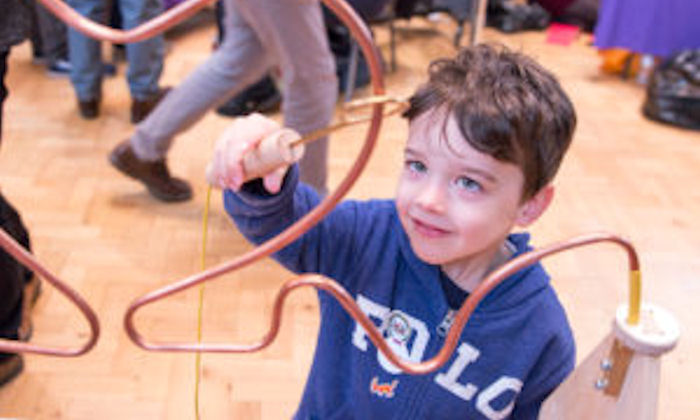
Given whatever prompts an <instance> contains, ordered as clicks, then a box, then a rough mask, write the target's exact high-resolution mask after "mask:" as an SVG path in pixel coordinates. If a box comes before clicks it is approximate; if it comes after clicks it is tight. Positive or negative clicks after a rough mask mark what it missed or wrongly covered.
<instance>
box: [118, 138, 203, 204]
mask: <svg viewBox="0 0 700 420" xmlns="http://www.w3.org/2000/svg"><path fill="white" fill-rule="evenodd" d="M109 161H110V162H111V163H112V166H114V167H115V168H117V169H118V170H119V171H121V172H122V173H123V174H125V175H127V176H130V177H132V178H134V179H137V180H139V181H141V183H143V185H145V186H146V188H148V192H149V193H151V195H152V196H154V197H155V198H157V199H159V200H161V201H166V202H177V201H187V200H189V199H190V198H192V188H191V187H190V185H189V184H188V183H187V182H186V181H184V180H182V179H178V178H174V177H172V176H170V172H169V171H168V167H167V166H166V164H165V159H160V160H156V161H153V162H150V161H147V160H141V159H139V158H138V157H137V156H136V154H135V153H134V150H133V149H132V148H131V144H130V143H129V141H128V140H126V141H124V142H121V143H119V144H118V145H117V147H115V148H114V150H112V153H110V154H109Z"/></svg>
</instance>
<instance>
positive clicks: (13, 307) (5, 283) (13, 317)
mask: <svg viewBox="0 0 700 420" xmlns="http://www.w3.org/2000/svg"><path fill="white" fill-rule="evenodd" d="M0 227H2V229H3V230H4V231H5V232H7V233H8V234H9V235H10V236H12V237H13V238H14V239H15V240H16V241H17V243H19V244H20V245H22V246H23V247H24V248H26V249H27V250H30V243H29V233H28V232H27V228H26V227H25V226H24V223H22V219H21V218H20V216H19V214H18V213H17V210H15V209H14V207H12V205H11V204H10V203H9V202H7V200H5V197H3V195H2V194H0ZM32 276H33V272H32V271H31V270H29V269H28V268H26V267H25V266H24V265H22V264H20V263H19V262H18V261H17V260H16V259H15V258H14V257H13V256H12V255H10V254H8V253H7V252H5V250H4V249H2V248H0V337H13V335H14V334H16V330H17V328H19V324H20V320H21V319H20V318H21V312H22V311H21V303H22V292H23V290H24V286H25V285H26V284H27V283H28V282H29V281H30V280H31V279H32Z"/></svg>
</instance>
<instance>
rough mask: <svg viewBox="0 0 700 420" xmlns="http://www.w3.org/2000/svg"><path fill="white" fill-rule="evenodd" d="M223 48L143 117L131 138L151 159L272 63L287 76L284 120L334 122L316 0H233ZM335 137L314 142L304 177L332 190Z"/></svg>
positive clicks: (308, 125)
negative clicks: (330, 178) (331, 159)
mask: <svg viewBox="0 0 700 420" xmlns="http://www.w3.org/2000/svg"><path fill="white" fill-rule="evenodd" d="M224 12H225V16H224V24H225V25H226V27H225V33H226V35H225V38H224V41H223V43H222V44H221V45H220V46H219V48H218V49H217V50H216V51H215V52H214V53H213V54H212V55H211V56H210V57H209V58H208V59H207V60H206V61H205V62H204V63H202V64H201V65H200V66H199V67H198V68H197V69H195V70H194V72H193V73H191V74H190V75H189V76H188V77H187V78H186V79H185V80H184V81H183V82H182V83H181V84H180V85H179V86H178V87H177V88H176V89H174V90H172V91H171V92H170V93H169V94H168V95H167V96H166V97H165V98H164V99H163V100H162V101H161V102H160V103H159V104H158V106H157V107H156V108H155V109H154V110H153V111H152V112H151V113H150V115H149V116H148V117H147V118H146V119H145V120H144V121H142V122H141V123H140V124H139V125H138V126H137V128H136V131H135V133H134V134H133V136H132V137H131V144H132V147H133V148H134V151H135V153H136V155H137V156H138V157H139V158H141V159H144V160H157V159H161V158H163V157H165V155H166V153H167V151H168V149H169V148H170V146H171V143H172V141H173V138H174V136H175V135H177V134H178V133H180V132H182V131H184V130H185V129H187V128H188V127H190V126H191V125H192V124H194V123H195V122H196V121H198V120H199V119H200V118H201V117H202V116H203V115H204V114H205V113H206V112H207V111H208V110H209V109H211V108H214V107H216V106H218V105H220V104H222V103H223V102H225V101H226V100H228V99H229V98H231V97H232V96H233V95H235V94H237V93H239V92H241V91H242V90H243V89H245V88H246V87H247V86H248V85H250V84H252V83H254V82H256V81H258V80H259V79H260V78H261V77H262V76H263V75H264V74H265V73H266V72H267V71H268V70H269V69H270V67H272V66H278V68H279V69H280V71H281V75H282V91H283V97H284V99H283V102H282V112H283V114H284V124H285V126H287V127H291V128H293V129H295V130H296V131H298V132H300V133H301V134H305V133H308V132H310V131H313V130H315V129H318V128H321V127H324V126H326V125H328V124H329V122H330V120H331V118H332V116H333V112H334V108H335V103H336V98H337V92H338V90H337V83H338V81H337V77H336V74H335V62H334V59H333V56H332V54H331V51H330V48H329V46H328V40H327V36H326V31H325V27H324V23H323V18H322V15H321V9H320V5H319V3H318V1H316V0H225V1H224ZM327 150H328V144H327V139H325V138H324V139H321V140H319V141H316V142H314V143H311V144H309V145H308V146H307V148H306V153H305V154H304V158H303V159H302V161H301V163H300V169H301V178H302V181H304V182H306V183H308V184H310V185H311V186H313V187H314V188H315V189H316V190H317V191H319V192H321V193H325V192H326V177H327V163H326V160H327Z"/></svg>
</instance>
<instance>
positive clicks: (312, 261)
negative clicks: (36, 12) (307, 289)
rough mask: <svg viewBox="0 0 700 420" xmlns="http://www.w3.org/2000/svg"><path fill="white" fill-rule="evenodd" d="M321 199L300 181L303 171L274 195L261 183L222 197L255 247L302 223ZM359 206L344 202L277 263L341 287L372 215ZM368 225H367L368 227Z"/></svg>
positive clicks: (289, 175)
mask: <svg viewBox="0 0 700 420" xmlns="http://www.w3.org/2000/svg"><path fill="white" fill-rule="evenodd" d="M320 201H321V200H320V197H319V196H318V194H317V193H316V192H315V191H314V190H313V189H312V188H311V187H309V186H308V185H305V184H302V183H300V182H299V170H298V167H297V166H296V165H294V166H292V168H291V169H290V171H289V172H288V173H287V175H286V177H285V180H284V182H283V185H282V190H281V191H280V192H279V193H278V194H275V195H271V194H269V193H267V192H266V191H265V190H264V188H263V187H262V183H261V181H260V180H255V181H251V182H249V183H247V184H246V185H245V186H244V187H243V188H242V190H241V191H240V192H238V193H236V192H233V191H231V190H227V191H225V192H224V207H225V209H226V211H227V212H228V214H229V215H230V216H231V217H232V218H233V220H234V222H235V224H236V226H237V227H238V229H239V230H240V231H241V233H242V234H243V235H244V236H245V237H246V238H247V239H248V240H249V241H251V242H253V243H255V244H260V243H262V242H265V241H267V240H269V239H271V238H273V237H275V236H276V235H278V234H279V233H280V232H282V231H283V230H285V229H286V228H288V227H289V226H290V225H291V224H293V223H294V222H296V221H298V220H299V219H300V218H301V217H303V216H304V215H306V214H307V213H308V212H309V211H310V210H312V209H313V208H314V207H316V206H317V205H318V204H319V202H320ZM360 204H361V203H357V202H353V201H346V202H343V203H341V204H340V205H338V206H337V207H336V208H335V209H334V210H333V211H331V212H330V213H329V214H328V215H327V216H326V217H325V218H324V219H323V220H322V221H321V222H320V223H318V224H317V225H316V226H314V227H313V228H312V229H311V230H309V231H308V232H306V233H305V234H304V235H302V236H301V237H300V238H298V239H297V240H296V241H294V242H292V243H291V244H289V245H287V246H286V247H285V248H283V249H282V250H280V251H278V252H277V253H275V254H274V256H273V257H274V258H275V259H276V260H277V261H278V262H280V263H281V264H282V265H284V266H285V267H286V268H288V269H289V270H291V271H293V272H295V273H320V274H323V275H325V276H328V277H331V278H334V279H336V280H338V281H340V282H341V283H342V282H343V280H345V279H347V278H348V277H351V276H350V273H351V272H352V270H353V266H354V264H356V261H355V258H354V257H353V256H354V255H356V249H357V246H358V243H362V233H361V232H362V231H367V230H368V229H362V228H360V229H358V226H362V227H366V226H364V225H363V220H367V219H368V218H370V216H369V215H368V214H367V212H364V211H362V210H361V209H360V207H361V205H360ZM365 224H366V223H365Z"/></svg>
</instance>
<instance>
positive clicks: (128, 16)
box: [116, 0, 165, 101]
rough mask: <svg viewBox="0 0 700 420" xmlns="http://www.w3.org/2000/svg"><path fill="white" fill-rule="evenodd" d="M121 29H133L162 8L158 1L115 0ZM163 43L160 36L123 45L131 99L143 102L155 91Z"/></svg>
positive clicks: (160, 71)
mask: <svg viewBox="0 0 700 420" xmlns="http://www.w3.org/2000/svg"><path fill="white" fill-rule="evenodd" d="M116 1H117V2H118V5H119V11H120V14H121V17H122V25H123V27H124V29H125V30H129V29H131V28H134V27H136V26H138V25H140V24H142V23H143V22H146V21H147V20H149V19H152V18H154V17H156V16H158V15H159V14H160V13H161V12H162V11H163V6H162V2H161V1H160V0H116ZM164 52H165V43H164V40H163V35H156V36H154V37H151V38H149V39H147V40H145V41H141V42H137V43H133V44H127V45H126V59H127V62H128V63H129V68H128V71H127V73H126V78H127V81H128V83H129V90H130V91H131V98H132V99H135V100H138V101H145V100H147V99H150V98H152V97H153V96H155V95H156V94H157V93H158V88H159V86H158V81H159V80H160V76H161V73H162V71H163V56H164Z"/></svg>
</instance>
